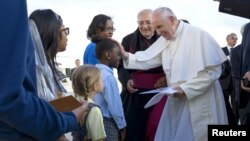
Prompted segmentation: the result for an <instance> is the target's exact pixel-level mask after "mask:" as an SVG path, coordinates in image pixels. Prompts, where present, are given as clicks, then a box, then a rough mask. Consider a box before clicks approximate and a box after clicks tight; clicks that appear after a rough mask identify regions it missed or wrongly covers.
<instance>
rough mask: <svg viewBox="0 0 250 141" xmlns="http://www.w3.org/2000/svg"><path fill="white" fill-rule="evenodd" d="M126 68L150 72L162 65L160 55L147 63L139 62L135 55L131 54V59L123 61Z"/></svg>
mask: <svg viewBox="0 0 250 141" xmlns="http://www.w3.org/2000/svg"><path fill="white" fill-rule="evenodd" d="M123 65H124V68H127V69H138V70H148V69H151V68H155V67H159V66H161V65H162V60H161V57H160V54H159V55H157V56H155V57H153V58H151V59H149V60H146V61H139V60H138V59H137V58H136V55H135V54H131V53H129V57H128V59H126V60H123Z"/></svg>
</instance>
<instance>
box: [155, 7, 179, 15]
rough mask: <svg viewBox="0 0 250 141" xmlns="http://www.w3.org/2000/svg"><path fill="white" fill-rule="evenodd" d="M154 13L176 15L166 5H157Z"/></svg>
mask: <svg viewBox="0 0 250 141" xmlns="http://www.w3.org/2000/svg"><path fill="white" fill-rule="evenodd" d="M154 13H159V14H161V15H164V16H166V17H169V16H173V17H176V16H175V14H174V12H173V11H172V10H171V9H170V8H168V7H159V8H157V9H155V11H154Z"/></svg>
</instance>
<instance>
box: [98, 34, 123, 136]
mask: <svg viewBox="0 0 250 141" xmlns="http://www.w3.org/2000/svg"><path fill="white" fill-rule="evenodd" d="M95 53H96V57H97V58H98V59H99V60H100V63H99V64H96V67H97V68H99V69H100V70H101V74H102V80H103V84H104V89H103V92H101V93H100V94H98V95H96V96H95V97H94V101H95V103H96V104H98V105H99V106H100V108H101V111H102V113H103V118H104V128H105V132H106V135H107V138H106V139H105V140H107V141H119V140H121V141H123V140H124V139H125V134H126V131H125V127H126V121H125V117H124V112H123V107H122V101H121V97H120V94H119V89H118V85H117V81H116V79H115V77H114V73H113V69H112V68H117V67H118V65H119V61H120V59H121V57H120V50H119V47H118V44H117V43H116V42H114V41H112V40H111V39H108V38H105V39H102V40H100V41H98V42H97V43H96V50H95Z"/></svg>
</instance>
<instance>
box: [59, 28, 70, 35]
mask: <svg viewBox="0 0 250 141" xmlns="http://www.w3.org/2000/svg"><path fill="white" fill-rule="evenodd" d="M61 31H64V33H65V34H66V35H69V28H68V27H66V28H63V29H61Z"/></svg>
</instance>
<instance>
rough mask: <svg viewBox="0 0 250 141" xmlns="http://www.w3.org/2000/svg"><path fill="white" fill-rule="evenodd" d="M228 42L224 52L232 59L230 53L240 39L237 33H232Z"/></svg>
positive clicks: (228, 37) (227, 38) (228, 36)
mask: <svg viewBox="0 0 250 141" xmlns="http://www.w3.org/2000/svg"><path fill="white" fill-rule="evenodd" d="M226 40H227V46H225V47H223V48H222V50H223V52H224V53H225V55H226V56H227V57H228V59H230V57H229V55H230V52H231V50H232V49H233V48H234V46H235V45H236V43H237V40H238V38H237V35H236V34H235V33H230V34H228V35H227V37H226Z"/></svg>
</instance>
